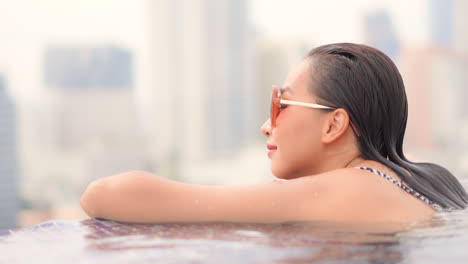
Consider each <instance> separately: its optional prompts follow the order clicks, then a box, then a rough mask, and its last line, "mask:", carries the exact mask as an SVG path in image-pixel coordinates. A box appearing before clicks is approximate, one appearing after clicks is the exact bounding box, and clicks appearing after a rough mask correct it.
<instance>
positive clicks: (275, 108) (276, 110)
mask: <svg viewBox="0 0 468 264" xmlns="http://www.w3.org/2000/svg"><path fill="white" fill-rule="evenodd" d="M283 92H284V88H280V87H277V86H273V92H272V95H271V113H270V120H271V127H272V128H274V127H276V118H278V115H279V114H280V112H281V110H282V109H283V105H297V106H304V107H308V108H314V109H322V110H335V109H336V108H334V107H329V106H324V105H319V104H312V103H304V102H298V101H290V100H284V99H281V96H282V94H283Z"/></svg>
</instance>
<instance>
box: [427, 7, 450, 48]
mask: <svg viewBox="0 0 468 264" xmlns="http://www.w3.org/2000/svg"><path fill="white" fill-rule="evenodd" d="M429 12H430V13H429V23H428V25H429V29H430V40H431V42H432V44H433V45H435V46H438V47H446V48H447V47H451V46H452V45H453V40H454V17H455V16H454V12H455V9H454V0H429Z"/></svg>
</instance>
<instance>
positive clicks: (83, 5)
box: [0, 0, 427, 89]
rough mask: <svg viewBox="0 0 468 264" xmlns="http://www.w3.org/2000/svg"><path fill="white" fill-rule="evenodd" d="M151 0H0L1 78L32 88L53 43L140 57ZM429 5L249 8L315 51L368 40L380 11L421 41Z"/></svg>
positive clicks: (255, 3)
mask: <svg viewBox="0 0 468 264" xmlns="http://www.w3.org/2000/svg"><path fill="white" fill-rule="evenodd" d="M148 1H149V0H79V1H78V0H73V1H72V0H41V1H38V0H0V72H2V71H3V72H6V73H7V75H8V77H9V78H10V79H11V80H12V81H13V82H14V83H15V86H23V87H24V86H30V84H27V83H24V84H21V81H22V80H21V79H22V78H23V77H24V76H28V75H34V74H35V75H40V74H38V73H37V72H34V71H37V69H38V68H40V67H37V66H40V65H37V63H39V62H40V61H41V60H40V58H38V56H41V54H42V52H43V50H44V47H45V46H46V45H48V44H50V43H54V44H65V43H73V44H90V45H93V44H103V43H106V44H107V43H112V44H118V45H120V46H123V47H128V48H132V49H134V51H135V52H136V53H137V54H140V55H141V54H142V53H144V50H145V49H148V43H149V41H148V34H147V33H148V31H149V11H148V10H147V5H148ZM187 1H190V0H187ZM426 2H427V0H411V1H406V0H354V1H351V0H327V1H318V0H287V1H286V0H251V1H249V2H248V5H249V7H250V10H249V14H250V19H251V22H252V24H253V25H254V27H255V30H256V31H259V32H263V33H265V34H266V35H270V36H273V37H284V39H285V41H288V40H291V41H292V40H294V39H301V40H306V41H310V43H313V44H314V45H316V44H323V43H329V42H339V41H354V42H360V41H362V37H361V36H362V34H361V31H360V28H362V24H361V23H362V19H363V16H362V15H363V14H364V13H365V12H366V11H368V10H372V9H375V8H379V7H383V8H387V9H388V10H389V11H390V13H391V15H392V18H393V19H394V24H395V26H396V29H397V33H399V34H400V36H401V37H402V41H404V42H406V43H418V42H422V41H424V39H425V38H426V31H427V29H426V26H425V23H426V22H427V15H426V14H427V10H426V7H425V6H426V4H425V3H426ZM37 81H38V80H37ZM18 89H19V88H18Z"/></svg>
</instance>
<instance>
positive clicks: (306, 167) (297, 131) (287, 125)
mask: <svg viewBox="0 0 468 264" xmlns="http://www.w3.org/2000/svg"><path fill="white" fill-rule="evenodd" d="M311 74H313V72H311V71H310V62H309V61H308V60H307V59H306V60H304V61H303V62H302V63H301V64H299V65H298V66H297V67H296V68H295V69H294V70H293V71H292V72H291V73H290V74H289V75H288V77H287V79H286V81H285V82H284V84H283V88H285V89H284V92H283V95H282V99H285V100H293V101H300V102H307V103H317V101H316V98H315V97H314V96H313V95H312V94H311V93H310V92H309V91H308V89H309V88H308V87H309V85H310V84H311V83H310V82H311V78H310V75H311ZM284 107H285V108H283V109H282V110H281V112H280V114H279V115H278V117H277V119H276V127H275V128H272V127H271V124H270V120H267V121H266V122H265V123H264V124H263V126H262V133H263V134H264V135H265V136H266V137H267V144H268V145H267V147H268V149H269V152H268V156H269V157H270V158H271V161H272V172H273V174H274V175H275V176H276V177H278V178H282V179H292V178H297V177H301V176H306V175H312V174H316V173H317V167H318V165H319V164H320V162H321V161H322V160H321V153H322V151H323V145H322V143H321V140H320V139H321V133H322V130H323V129H322V127H323V121H324V118H325V117H326V114H327V112H325V111H322V110H318V109H311V108H307V107H302V106H293V105H284Z"/></svg>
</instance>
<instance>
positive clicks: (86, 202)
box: [81, 171, 324, 222]
mask: <svg viewBox="0 0 468 264" xmlns="http://www.w3.org/2000/svg"><path fill="white" fill-rule="evenodd" d="M314 178H315V177H304V178H299V179H295V180H289V181H281V182H279V181H272V182H264V183H258V184H248V185H247V184H246V185H231V186H209V185H196V184H186V183H181V182H175V181H171V180H167V179H164V178H161V177H158V176H156V175H153V174H150V173H146V172H138V171H137V172H129V173H124V174H120V175H115V176H111V177H106V178H102V179H99V180H96V181H94V182H93V183H91V184H90V185H89V186H88V188H87V189H86V191H85V192H84V194H83V196H82V198H81V206H82V207H83V209H84V210H85V212H86V213H87V214H88V215H89V216H90V217H101V218H106V219H113V220H117V221H125V222H174V221H176V222H188V221H194V222H195V221H235V222H283V221H300V220H310V219H311V215H314V212H313V211H314V208H315V207H314V206H311V205H312V204H313V203H311V199H313V197H315V198H318V197H322V198H323V193H324V191H323V188H320V181H316V180H314ZM315 209H317V208H315ZM316 216H317V215H316ZM312 218H315V217H312Z"/></svg>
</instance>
